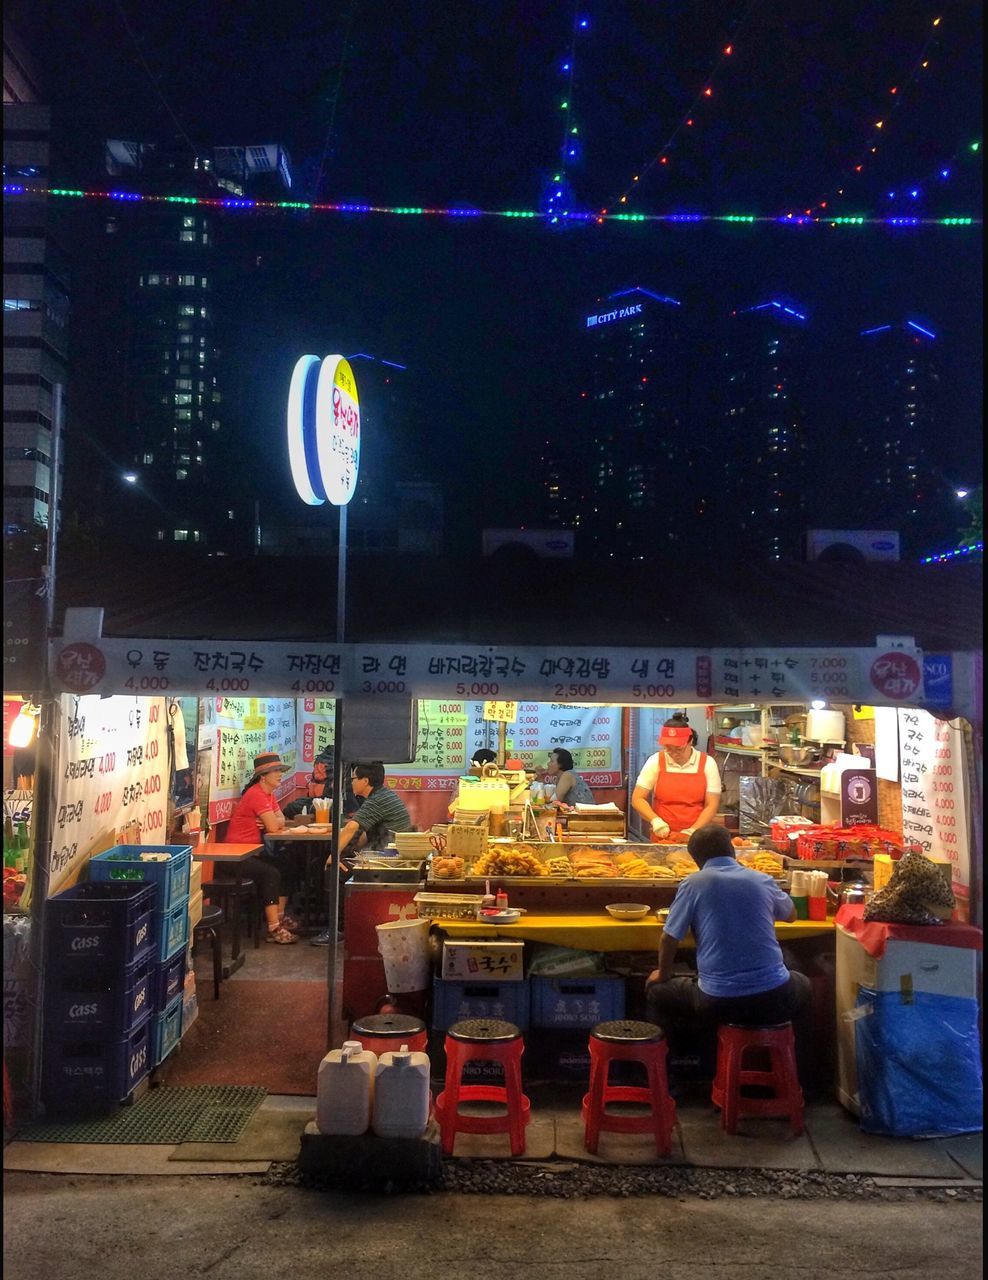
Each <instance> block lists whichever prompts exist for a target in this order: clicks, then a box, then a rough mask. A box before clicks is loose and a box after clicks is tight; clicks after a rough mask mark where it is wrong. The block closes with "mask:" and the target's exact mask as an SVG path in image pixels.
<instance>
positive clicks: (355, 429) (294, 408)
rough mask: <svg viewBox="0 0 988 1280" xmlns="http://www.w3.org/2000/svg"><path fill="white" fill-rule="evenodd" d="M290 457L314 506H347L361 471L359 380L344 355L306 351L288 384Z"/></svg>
mask: <svg viewBox="0 0 988 1280" xmlns="http://www.w3.org/2000/svg"><path fill="white" fill-rule="evenodd" d="M287 428H288V458H289V461H290V463H291V468H292V480H293V481H294V483H295V490H296V492H297V493H298V496H299V497H300V498H301V499H302V501H303V502H305V503H307V504H308V505H309V506H310V507H318V506H322V504H323V503H324V502H329V503H331V504H332V505H333V506H335V507H345V506H346V504H347V503H348V502H349V501H350V499H351V498H352V497H353V494H354V490H355V489H356V487H357V475H358V472H359V470H360V401H359V398H358V396H357V380H356V379H355V378H354V376H353V370H352V369H351V367H350V363H349V361H348V360H346V359H344V357H343V356H326V357H325V358H324V359H323V360H320V359H319V357H318V356H302V357H301V358H300V359H299V360H298V361H297V362H296V365H295V368H294V370H293V371H292V380H291V385H290V386H289V389H288V419H287Z"/></svg>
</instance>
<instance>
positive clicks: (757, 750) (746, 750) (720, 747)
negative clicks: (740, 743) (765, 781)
mask: <svg viewBox="0 0 988 1280" xmlns="http://www.w3.org/2000/svg"><path fill="white" fill-rule="evenodd" d="M714 750H715V751H726V752H727V753H728V754H729V755H732V756H751V758H752V759H753V760H758V759H759V758H760V757H761V754H762V752H763V751H767V750H768V748H767V747H728V746H725V745H724V744H723V743H721V742H715V743H714Z"/></svg>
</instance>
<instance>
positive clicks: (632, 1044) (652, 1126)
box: [581, 1019, 676, 1156]
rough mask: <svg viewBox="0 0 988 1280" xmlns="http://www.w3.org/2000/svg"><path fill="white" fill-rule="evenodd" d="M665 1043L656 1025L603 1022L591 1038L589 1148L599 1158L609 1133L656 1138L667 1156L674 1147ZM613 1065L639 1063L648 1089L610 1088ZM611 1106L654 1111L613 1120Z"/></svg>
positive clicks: (585, 1115)
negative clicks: (629, 1104)
mask: <svg viewBox="0 0 988 1280" xmlns="http://www.w3.org/2000/svg"><path fill="white" fill-rule="evenodd" d="M666 1052H667V1051H666V1042H665V1037H664V1036H663V1034H662V1032H661V1030H660V1029H659V1028H658V1027H657V1026H655V1025H654V1023H651V1022H632V1021H630V1020H629V1019H623V1020H622V1021H620V1022H598V1023H597V1025H596V1026H595V1027H594V1029H593V1030H592V1031H591V1032H590V1091H589V1093H587V1094H586V1095H585V1096H584V1099H583V1107H582V1109H581V1116H582V1119H583V1132H584V1145H585V1146H586V1149H587V1150H588V1151H590V1152H593V1153H596V1151H597V1146H598V1143H599V1141H600V1135H601V1132H602V1131H605V1132H608V1133H651V1134H653V1135H654V1136H655V1150H656V1152H657V1153H658V1154H659V1155H660V1156H667V1155H668V1154H669V1152H670V1150H671V1147H672V1129H673V1125H674V1124H675V1123H676V1104H675V1103H674V1102H673V1100H672V1097H671V1096H670V1094H669V1084H668V1081H667V1079H666ZM612 1062H640V1063H641V1064H642V1066H644V1068H645V1072H646V1075H647V1077H648V1086H647V1088H644V1089H643V1088H640V1087H638V1086H629V1085H611V1084H608V1082H607V1075H608V1071H609V1070H610V1065H611V1063H612ZM609 1102H638V1103H644V1104H645V1105H646V1106H647V1107H648V1108H649V1113H648V1115H644V1116H627V1115H624V1116H622V1115H614V1114H613V1113H611V1112H608V1110H607V1104H608V1103H609Z"/></svg>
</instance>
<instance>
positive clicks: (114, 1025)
mask: <svg viewBox="0 0 988 1280" xmlns="http://www.w3.org/2000/svg"><path fill="white" fill-rule="evenodd" d="M155 977H156V975H155V965H154V962H153V961H152V959H151V958H150V956H148V957H147V959H145V960H138V961H137V962H136V963H135V964H131V965H128V966H127V968H126V969H124V970H123V971H122V973H120V974H119V975H118V974H113V973H109V972H108V971H106V969H105V968H104V967H103V966H97V967H96V968H95V969H94V970H93V971H90V972H87V971H86V970H84V969H81V968H80V969H72V970H68V971H66V970H62V971H61V972H60V973H59V972H55V973H53V974H52V976H51V978H50V979H49V984H50V985H49V989H48V991H47V993H46V998H45V1040H46V1042H54V1041H55V1040H56V1039H57V1038H58V1037H60V1036H61V1037H62V1038H65V1037H75V1038H79V1037H80V1036H81V1037H82V1038H88V1037H89V1036H90V1035H92V1036H98V1037H100V1038H102V1039H103V1040H120V1039H121V1038H122V1037H124V1036H127V1035H129V1034H130V1033H131V1031H133V1029H134V1028H135V1027H137V1026H138V1024H139V1023H140V1022H142V1021H143V1020H144V1019H145V1018H146V1017H147V1016H148V1014H149V1013H150V1012H151V1010H152V1008H153V1007H154V1006H155ZM181 982H182V979H181V976H180V977H179V979H178V989H181Z"/></svg>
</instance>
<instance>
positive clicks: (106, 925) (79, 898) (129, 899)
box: [47, 882, 158, 974]
mask: <svg viewBox="0 0 988 1280" xmlns="http://www.w3.org/2000/svg"><path fill="white" fill-rule="evenodd" d="M157 899H158V887H157V885H153V884H139V883H131V884H96V883H93V882H89V883H88V884H77V885H74V886H73V887H72V888H71V889H66V890H65V892H64V893H60V894H59V895H58V896H57V897H55V898H52V899H50V901H49V902H48V904H47V913H48V920H49V928H48V938H47V953H48V961H49V965H50V970H49V971H50V972H54V973H58V974H67V973H73V972H85V973H88V974H92V973H96V972H99V973H103V974H120V973H122V971H123V970H124V969H126V968H127V967H128V966H130V965H132V964H135V963H136V962H137V961H138V960H144V959H150V958H152V950H153V947H154V942H155V929H154V918H153V917H154V912H155V906H156V903H157Z"/></svg>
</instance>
